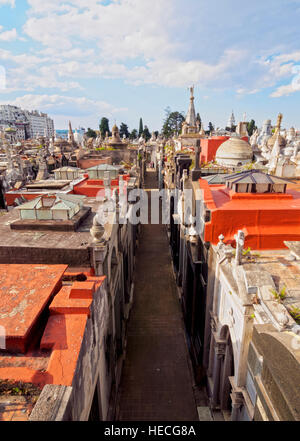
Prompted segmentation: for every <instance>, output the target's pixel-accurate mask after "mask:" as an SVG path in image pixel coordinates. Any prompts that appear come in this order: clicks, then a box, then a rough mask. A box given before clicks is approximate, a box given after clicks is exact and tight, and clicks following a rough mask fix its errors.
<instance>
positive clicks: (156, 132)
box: [154, 130, 159, 138]
mask: <svg viewBox="0 0 300 441" xmlns="http://www.w3.org/2000/svg"><path fill="white" fill-rule="evenodd" d="M154 134H155V136H156V138H157V137H158V135H159V131H158V130H155V132H154Z"/></svg>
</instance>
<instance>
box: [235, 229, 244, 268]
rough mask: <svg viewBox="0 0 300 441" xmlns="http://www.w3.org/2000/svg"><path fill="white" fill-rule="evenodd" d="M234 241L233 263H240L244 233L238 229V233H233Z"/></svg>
mask: <svg viewBox="0 0 300 441" xmlns="http://www.w3.org/2000/svg"><path fill="white" fill-rule="evenodd" d="M234 238H235V241H236V253H235V263H236V264H237V265H241V263H242V253H243V248H244V245H245V234H244V232H243V231H242V230H238V234H235V235H234Z"/></svg>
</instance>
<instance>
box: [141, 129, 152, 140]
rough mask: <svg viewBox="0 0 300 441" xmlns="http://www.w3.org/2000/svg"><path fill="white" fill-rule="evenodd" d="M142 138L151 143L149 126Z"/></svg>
mask: <svg viewBox="0 0 300 441" xmlns="http://www.w3.org/2000/svg"><path fill="white" fill-rule="evenodd" d="M142 137H143V138H144V140H145V141H146V142H147V141H149V139H150V138H151V135H150V132H149V129H148V127H147V126H145V127H144V130H143V132H142Z"/></svg>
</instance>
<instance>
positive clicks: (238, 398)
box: [231, 389, 244, 421]
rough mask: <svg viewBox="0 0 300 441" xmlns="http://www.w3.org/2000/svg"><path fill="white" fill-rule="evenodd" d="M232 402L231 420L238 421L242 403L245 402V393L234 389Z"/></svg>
mask: <svg viewBox="0 0 300 441" xmlns="http://www.w3.org/2000/svg"><path fill="white" fill-rule="evenodd" d="M231 402H232V412H231V421H238V420H239V411H240V409H241V407H242V405H243V404H244V397H243V394H242V393H241V392H239V391H236V390H234V389H232V393H231Z"/></svg>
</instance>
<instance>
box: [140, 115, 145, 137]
mask: <svg viewBox="0 0 300 441" xmlns="http://www.w3.org/2000/svg"><path fill="white" fill-rule="evenodd" d="M143 130H144V127H143V120H142V118H140V125H139V136H141V135H142V133H143Z"/></svg>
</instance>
